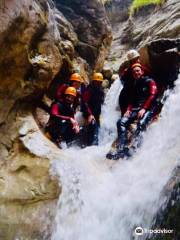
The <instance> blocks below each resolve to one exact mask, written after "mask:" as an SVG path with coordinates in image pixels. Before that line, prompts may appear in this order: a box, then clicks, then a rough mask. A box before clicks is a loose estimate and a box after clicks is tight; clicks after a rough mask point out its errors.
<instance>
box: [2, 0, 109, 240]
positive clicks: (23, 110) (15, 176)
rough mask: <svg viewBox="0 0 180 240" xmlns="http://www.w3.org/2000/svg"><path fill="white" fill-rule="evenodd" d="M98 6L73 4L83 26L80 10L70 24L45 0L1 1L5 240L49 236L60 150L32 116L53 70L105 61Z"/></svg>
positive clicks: (55, 73) (65, 70)
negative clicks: (54, 168)
mask: <svg viewBox="0 0 180 240" xmlns="http://www.w3.org/2000/svg"><path fill="white" fill-rule="evenodd" d="M98 4H99V3H97V2H96V1H92V2H91V3H90V1H89V3H88V4H87V6H86V4H85V3H83V4H82V2H81V1H79V2H78V1H77V2H76V9H78V8H79V9H80V8H81V7H79V6H80V5H83V8H82V9H81V12H80V13H79V14H82V15H83V17H82V18H83V19H84V20H83V22H84V23H85V25H86V27H87V23H88V21H85V19H86V18H87V19H89V21H90V22H89V23H88V24H90V26H89V27H88V28H86V27H85V25H82V26H83V31H82V29H81V28H80V25H81V24H82V18H80V15H78V16H77V18H76V21H72V22H71V21H69V18H66V16H65V15H63V13H61V12H59V11H57V10H55V9H54V8H52V7H51V6H50V5H49V3H48V2H47V1H46V0H40V1H35V0H6V1H5V0H2V1H0V82H1V84H0V190H1V191H0V239H8V240H11V239H15V238H18V239H19V238H23V239H33V240H34V239H41V240H42V239H50V236H49V234H50V233H51V230H52V223H53V219H54V216H55V209H56V202H57V199H58V197H59V194H60V192H61V186H59V181H58V180H57V178H56V177H52V176H51V175H50V173H49V170H50V160H51V159H53V157H54V154H55V155H56V156H57V155H58V154H59V149H57V147H56V146H55V145H54V144H53V143H51V142H50V141H49V140H48V139H47V138H45V136H44V135H43V134H42V133H41V131H40V129H39V127H38V125H37V123H36V121H35V119H34V115H33V114H34V112H35V111H34V110H35V107H36V105H37V102H38V101H39V99H41V97H42V95H43V93H44V92H45V91H46V90H47V88H49V84H50V83H51V82H52V80H53V79H54V77H55V76H56V78H57V76H58V77H59V76H61V77H62V78H63V79H66V78H67V77H68V76H69V74H71V73H72V72H73V71H74V70H79V71H80V72H81V73H84V74H85V76H87V73H86V69H88V70H92V67H93V66H97V67H100V66H101V65H102V63H103V61H104V58H105V56H106V54H107V49H108V47H109V44H110V40H109V39H110V38H109V37H107V35H106V34H107V29H108V31H109V32H110V28H109V25H108V26H106V24H107V19H106V17H105V12H104V8H103V6H102V5H98ZM66 6H68V1H67V5H66ZM96 7H98V10H97V12H98V14H97V15H98V18H97V19H96V20H95V15H94V12H95V9H96ZM83 9H84V13H82V12H83ZM93 9H94V10H93ZM91 10H93V13H92V11H91ZM88 12H89V13H88ZM67 15H68V14H67ZM78 18H80V20H81V21H80V22H78ZM91 20H92V21H91ZM101 20H102V22H101ZM73 22H74V23H76V24H75V25H73V24H72V23H73ZM80 29H81V30H80ZM81 31H82V33H80V32H81ZM85 31H86V32H87V33H85ZM80 36H81V37H80ZM91 41H92V43H93V44H92V43H91ZM83 44H85V48H84V47H81V46H82V45H83ZM83 46H84V45H83ZM92 49H94V50H93V51H94V52H93V54H94V55H92V58H91V61H90V64H89V65H88V63H87V62H86V60H88V58H87V56H88V54H90V53H91V51H92ZM81 51H84V52H83V54H80V52H81ZM79 55H81V56H82V57H83V56H84V57H85V59H83V58H82V57H80V56H79ZM86 65H88V67H87V68H86ZM59 73H60V75H58V74H59ZM62 78H61V79H58V80H59V81H61V80H62ZM52 209H53V210H52ZM40 216H41V217H40Z"/></svg>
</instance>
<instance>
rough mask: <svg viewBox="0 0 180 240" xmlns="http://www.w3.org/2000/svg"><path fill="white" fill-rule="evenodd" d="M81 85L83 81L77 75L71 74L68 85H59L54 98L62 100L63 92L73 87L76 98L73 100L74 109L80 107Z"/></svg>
mask: <svg viewBox="0 0 180 240" xmlns="http://www.w3.org/2000/svg"><path fill="white" fill-rule="evenodd" d="M82 83H83V80H82V77H81V76H80V74H79V73H73V74H71V76H70V79H69V84H65V83H63V84H62V85H60V86H59V87H58V89H57V92H56V98H57V99H61V98H63V95H64V93H65V90H66V89H67V88H68V87H69V86H71V87H74V88H75V89H76V91H77V96H76V98H75V100H74V108H75V109H76V108H77V107H78V106H79V105H80V102H81V84H82Z"/></svg>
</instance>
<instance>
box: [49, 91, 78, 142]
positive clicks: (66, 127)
mask: <svg viewBox="0 0 180 240" xmlns="http://www.w3.org/2000/svg"><path fill="white" fill-rule="evenodd" d="M76 96H77V91H76V89H75V88H74V87H68V88H66V90H65V92H64V96H63V97H61V98H60V99H59V100H55V101H54V102H53V103H52V105H51V111H50V120H49V123H48V126H47V131H48V132H49V134H50V136H51V137H52V139H53V140H54V141H55V142H56V143H57V144H58V145H59V143H60V142H61V141H62V140H63V141H65V142H66V143H70V142H72V141H73V140H74V139H75V138H76V137H77V136H78V134H79V131H80V128H79V125H78V123H77V121H76V120H75V118H74V114H75V109H74V106H73V104H74V101H75V98H76Z"/></svg>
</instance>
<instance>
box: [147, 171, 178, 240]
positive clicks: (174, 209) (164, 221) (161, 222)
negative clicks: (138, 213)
mask: <svg viewBox="0 0 180 240" xmlns="http://www.w3.org/2000/svg"><path fill="white" fill-rule="evenodd" d="M162 195H163V197H164V196H165V197H166V201H165V202H164V204H163V206H162V207H161V209H160V210H159V212H158V214H157V216H156V217H155V220H154V222H155V223H154V225H153V227H152V228H153V229H168V230H173V232H172V233H171V234H158V236H157V234H154V235H152V236H151V237H149V238H148V240H159V239H163V240H170V239H174V240H178V239H179V238H180V220H179V216H180V168H179V167H178V168H177V169H175V171H174V173H173V176H172V178H171V179H170V181H169V182H168V183H167V185H166V186H165V188H164V191H163V194H162Z"/></svg>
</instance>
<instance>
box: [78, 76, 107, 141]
mask: <svg viewBox="0 0 180 240" xmlns="http://www.w3.org/2000/svg"><path fill="white" fill-rule="evenodd" d="M102 82H103V75H102V74H101V73H94V74H93V77H92V82H91V83H90V84H89V85H88V86H87V88H86V90H85V91H84V93H83V96H82V98H83V104H82V112H83V115H84V117H85V119H86V120H87V145H88V146H90V145H98V132H99V127H100V114H101V106H102V104H103V102H104V91H103V88H102Z"/></svg>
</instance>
